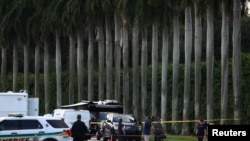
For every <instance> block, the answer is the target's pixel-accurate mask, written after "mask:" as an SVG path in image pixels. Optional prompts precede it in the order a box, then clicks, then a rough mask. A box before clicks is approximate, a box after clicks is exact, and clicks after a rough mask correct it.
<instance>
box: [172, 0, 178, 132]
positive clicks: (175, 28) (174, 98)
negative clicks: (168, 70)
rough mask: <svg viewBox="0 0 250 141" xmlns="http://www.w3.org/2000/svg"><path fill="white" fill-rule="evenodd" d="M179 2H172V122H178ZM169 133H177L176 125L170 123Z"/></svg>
mask: <svg viewBox="0 0 250 141" xmlns="http://www.w3.org/2000/svg"><path fill="white" fill-rule="evenodd" d="M179 2H180V1H173V4H172V6H171V7H173V34H174V35H173V84H172V85H173V89H172V120H173V121H176V120H178V113H177V111H178V77H179V75H178V74H179V60H180V58H179V56H180V45H179V44H180V29H179V28H180V27H179V26H180V23H179V12H180V6H179ZM171 133H173V134H176V133H178V128H177V123H174V122H173V123H172V125H171Z"/></svg>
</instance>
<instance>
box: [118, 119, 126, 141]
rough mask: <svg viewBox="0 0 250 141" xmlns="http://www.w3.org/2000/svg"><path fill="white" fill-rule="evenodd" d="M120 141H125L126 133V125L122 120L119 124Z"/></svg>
mask: <svg viewBox="0 0 250 141" xmlns="http://www.w3.org/2000/svg"><path fill="white" fill-rule="evenodd" d="M118 134H119V135H118V141H125V140H124V138H125V136H124V135H125V131H124V125H123V123H122V119H121V118H120V119H119V123H118Z"/></svg>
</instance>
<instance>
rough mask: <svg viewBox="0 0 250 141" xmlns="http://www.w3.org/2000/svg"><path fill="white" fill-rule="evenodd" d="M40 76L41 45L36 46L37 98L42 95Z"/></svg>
mask: <svg viewBox="0 0 250 141" xmlns="http://www.w3.org/2000/svg"><path fill="white" fill-rule="evenodd" d="M39 74H40V47H39V45H36V47H35V97H39V95H40V87H39V83H40V80H39V78H40V77H39Z"/></svg>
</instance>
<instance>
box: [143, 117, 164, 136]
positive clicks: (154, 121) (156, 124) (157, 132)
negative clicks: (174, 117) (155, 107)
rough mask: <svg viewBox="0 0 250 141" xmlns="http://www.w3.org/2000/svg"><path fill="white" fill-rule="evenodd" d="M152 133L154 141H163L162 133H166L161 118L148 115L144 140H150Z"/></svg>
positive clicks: (144, 127) (144, 129) (144, 128)
mask: <svg viewBox="0 0 250 141" xmlns="http://www.w3.org/2000/svg"><path fill="white" fill-rule="evenodd" d="M151 131H152V132H153V133H152V134H153V135H154V141H161V139H162V135H164V130H163V126H162V124H161V119H160V118H159V117H157V118H155V117H151V118H150V117H149V116H147V117H146V120H145V122H144V126H143V135H144V140H145V141H149V137H150V135H151Z"/></svg>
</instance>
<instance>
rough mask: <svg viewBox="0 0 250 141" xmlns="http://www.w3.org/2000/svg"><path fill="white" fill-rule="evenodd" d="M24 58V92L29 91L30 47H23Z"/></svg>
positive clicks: (26, 45)
mask: <svg viewBox="0 0 250 141" xmlns="http://www.w3.org/2000/svg"><path fill="white" fill-rule="evenodd" d="M23 55H24V56H23V57H24V90H27V91H29V45H28V44H25V45H24V46H23Z"/></svg>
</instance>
